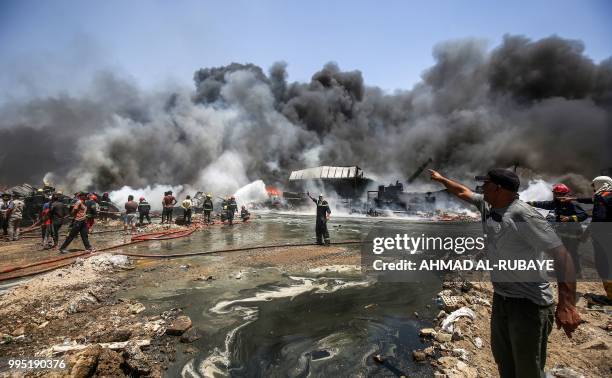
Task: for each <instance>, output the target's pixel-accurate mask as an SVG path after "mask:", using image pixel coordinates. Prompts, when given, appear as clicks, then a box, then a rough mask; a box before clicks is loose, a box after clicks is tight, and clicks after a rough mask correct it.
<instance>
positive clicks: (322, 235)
mask: <svg viewBox="0 0 612 378" xmlns="http://www.w3.org/2000/svg"><path fill="white" fill-rule="evenodd" d="M306 194H307V195H308V197H310V199H311V200H312V202H314V203H315V204H316V205H317V221H316V225H315V231H316V234H317V244H319V245H323V244H325V245H329V243H330V240H329V231H328V230H327V221H328V220H329V217H330V216H331V210H330V209H329V204H328V203H327V201H326V200H324V199H323V194H319V199H318V200H316V199H314V198H312V197H311V196H310V193H309V192H307V193H306Z"/></svg>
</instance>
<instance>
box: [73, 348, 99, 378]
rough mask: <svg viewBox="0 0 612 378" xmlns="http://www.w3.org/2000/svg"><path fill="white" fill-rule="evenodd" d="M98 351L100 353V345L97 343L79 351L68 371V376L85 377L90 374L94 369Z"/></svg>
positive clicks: (74, 377)
mask: <svg viewBox="0 0 612 378" xmlns="http://www.w3.org/2000/svg"><path fill="white" fill-rule="evenodd" d="M100 353H102V347H101V346H100V345H97V344H96V345H92V346H89V347H87V348H86V349H85V350H83V351H82V352H81V353H79V354H78V356H77V360H76V363H75V364H74V366H73V367H72V370H71V371H70V376H71V377H72V378H85V377H90V376H92V375H93V374H94V373H95V371H96V366H97V365H98V358H99V357H100Z"/></svg>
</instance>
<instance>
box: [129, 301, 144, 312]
mask: <svg viewBox="0 0 612 378" xmlns="http://www.w3.org/2000/svg"><path fill="white" fill-rule="evenodd" d="M145 309H146V308H145V306H144V305H143V304H142V303H139V302H137V303H134V304H132V305H130V307H129V310H130V313H132V314H140V313H141V312H143V311H144V310H145Z"/></svg>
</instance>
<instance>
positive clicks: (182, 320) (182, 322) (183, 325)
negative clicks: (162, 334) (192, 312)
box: [166, 315, 191, 336]
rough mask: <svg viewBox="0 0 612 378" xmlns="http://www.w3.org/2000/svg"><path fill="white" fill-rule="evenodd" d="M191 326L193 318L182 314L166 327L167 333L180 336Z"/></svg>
mask: <svg viewBox="0 0 612 378" xmlns="http://www.w3.org/2000/svg"><path fill="white" fill-rule="evenodd" d="M189 328H191V319H190V318H189V317H188V316H185V315H181V316H179V317H177V318H176V319H175V320H173V321H172V322H171V323H170V324H169V325H168V326H167V327H166V333H167V334H168V335H172V336H180V335H182V334H183V333H185V331H187V330H188V329H189Z"/></svg>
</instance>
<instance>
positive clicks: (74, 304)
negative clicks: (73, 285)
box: [66, 293, 98, 314]
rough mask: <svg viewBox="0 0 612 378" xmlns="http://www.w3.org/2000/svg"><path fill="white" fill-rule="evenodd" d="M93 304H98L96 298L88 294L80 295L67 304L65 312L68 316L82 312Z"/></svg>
mask: <svg viewBox="0 0 612 378" xmlns="http://www.w3.org/2000/svg"><path fill="white" fill-rule="evenodd" d="M95 303H98V299H97V298H96V297H94V296H93V295H91V294H90V293H81V294H78V295H77V296H76V297H75V298H73V299H72V300H70V302H68V306H67V309H66V312H67V313H69V314H74V313H77V312H84V311H86V310H87V308H88V307H89V306H90V305H92V304H95Z"/></svg>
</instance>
